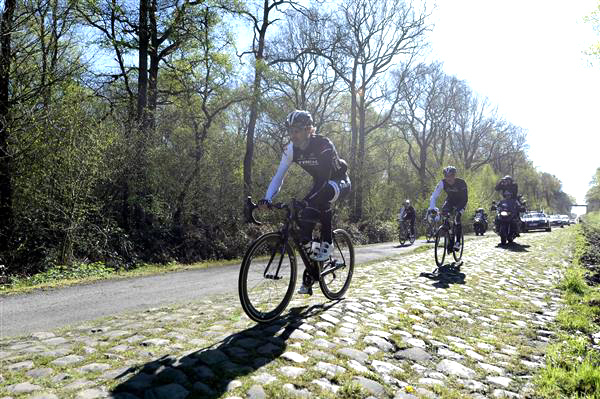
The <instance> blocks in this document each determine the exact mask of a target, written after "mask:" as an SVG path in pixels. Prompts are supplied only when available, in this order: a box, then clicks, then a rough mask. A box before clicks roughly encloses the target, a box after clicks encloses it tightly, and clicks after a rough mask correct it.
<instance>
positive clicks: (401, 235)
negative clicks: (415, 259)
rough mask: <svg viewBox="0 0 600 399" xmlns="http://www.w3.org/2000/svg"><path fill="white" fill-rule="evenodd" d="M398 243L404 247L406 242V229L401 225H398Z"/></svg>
mask: <svg viewBox="0 0 600 399" xmlns="http://www.w3.org/2000/svg"><path fill="white" fill-rule="evenodd" d="M398 242H399V243H400V245H404V243H405V242H406V229H405V228H404V225H403V224H402V223H400V224H399V225H398Z"/></svg>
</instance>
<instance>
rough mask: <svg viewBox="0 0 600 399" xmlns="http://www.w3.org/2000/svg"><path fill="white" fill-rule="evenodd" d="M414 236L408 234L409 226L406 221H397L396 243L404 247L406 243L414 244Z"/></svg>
mask: <svg viewBox="0 0 600 399" xmlns="http://www.w3.org/2000/svg"><path fill="white" fill-rule="evenodd" d="M415 238H416V237H415V235H414V234H410V225H409V222H408V220H405V219H401V220H398V241H400V245H404V243H405V242H406V241H409V242H410V243H411V244H413V243H414V242H415Z"/></svg>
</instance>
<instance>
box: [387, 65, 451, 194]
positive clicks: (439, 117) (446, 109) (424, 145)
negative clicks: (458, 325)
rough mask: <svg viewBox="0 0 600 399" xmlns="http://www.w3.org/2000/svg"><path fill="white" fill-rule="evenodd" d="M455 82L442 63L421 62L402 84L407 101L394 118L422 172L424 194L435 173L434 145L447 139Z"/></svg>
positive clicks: (402, 95)
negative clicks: (431, 161)
mask: <svg viewBox="0 0 600 399" xmlns="http://www.w3.org/2000/svg"><path fill="white" fill-rule="evenodd" d="M454 83H455V80H454V79H453V78H451V77H449V76H448V75H446V74H445V73H444V71H443V70H442V65H441V64H440V63H434V64H430V65H427V64H419V65H417V66H416V67H415V68H414V69H412V70H411V71H410V73H408V74H407V75H406V77H405V78H404V79H402V81H401V84H400V87H399V92H400V93H401V97H402V99H403V102H402V107H400V109H399V112H397V114H396V116H395V121H394V122H395V124H396V126H398V128H399V129H400V132H401V135H402V136H401V137H402V139H403V140H404V141H405V142H406V143H407V145H408V158H409V160H410V163H411V164H412V165H413V167H414V168H415V170H416V171H417V174H418V176H419V183H420V187H421V190H420V191H421V195H422V196H423V197H424V196H426V194H427V192H428V184H427V183H428V180H429V178H430V177H433V176H434V173H433V172H431V171H430V170H429V165H430V155H431V153H432V152H433V149H434V148H433V145H434V143H436V140H437V142H438V144H439V143H442V142H444V143H445V138H444V137H443V136H444V135H445V134H446V132H447V129H448V119H449V115H451V107H452V104H453V103H454V101H453V94H454V91H453V90H452V88H453V85H454Z"/></svg>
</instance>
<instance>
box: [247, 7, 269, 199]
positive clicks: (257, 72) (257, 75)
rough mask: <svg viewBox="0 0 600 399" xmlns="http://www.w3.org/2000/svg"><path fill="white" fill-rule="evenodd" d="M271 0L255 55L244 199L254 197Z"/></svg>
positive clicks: (264, 16) (259, 34) (266, 9)
mask: <svg viewBox="0 0 600 399" xmlns="http://www.w3.org/2000/svg"><path fill="white" fill-rule="evenodd" d="M269 11H270V9H269V0H264V1H263V18H262V25H261V28H260V30H259V32H258V49H257V50H256V54H255V64H254V83H253V84H252V102H251V104H250V120H249V121H248V130H247V131H246V155H245V156H244V197H248V196H250V195H252V159H253V157H254V133H255V129H256V120H257V119H258V112H259V110H258V107H259V104H260V84H261V81H262V70H263V67H264V65H263V60H264V51H265V39H266V36H267V27H268V26H269Z"/></svg>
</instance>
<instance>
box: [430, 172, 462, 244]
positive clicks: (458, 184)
mask: <svg viewBox="0 0 600 399" xmlns="http://www.w3.org/2000/svg"><path fill="white" fill-rule="evenodd" d="M443 172H444V178H443V179H442V180H441V181H440V182H439V183H438V185H437V186H436V187H435V190H433V193H432V194H431V199H430V201H429V210H432V209H435V202H436V200H437V198H438V197H439V196H440V194H441V193H442V190H444V191H445V192H446V194H447V196H446V201H445V202H444V205H443V206H442V213H443V214H448V213H450V212H451V211H452V209H455V210H456V215H455V217H454V223H455V224H456V231H455V237H456V240H454V249H456V250H460V237H462V224H461V216H462V214H463V213H464V212H465V207H466V206H467V201H468V199H469V195H468V191H467V183H466V182H465V181H464V180H463V179H459V178H457V177H456V168H455V167H454V166H447V167H445V168H444V170H443Z"/></svg>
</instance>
